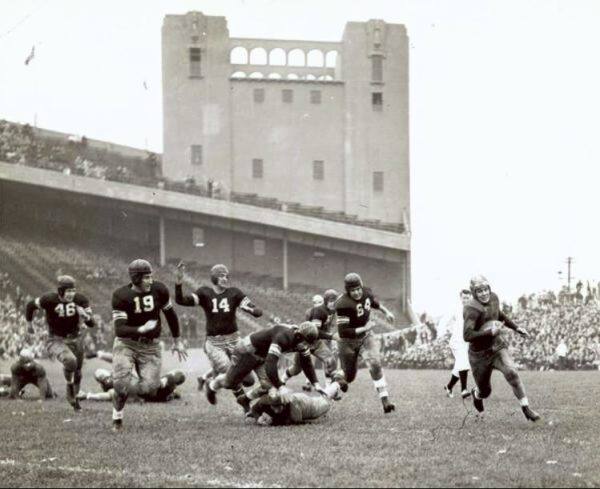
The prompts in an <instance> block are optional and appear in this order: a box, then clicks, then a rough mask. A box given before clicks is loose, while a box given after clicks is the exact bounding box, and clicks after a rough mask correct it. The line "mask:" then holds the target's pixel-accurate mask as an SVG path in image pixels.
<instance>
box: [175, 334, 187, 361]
mask: <svg viewBox="0 0 600 489" xmlns="http://www.w3.org/2000/svg"><path fill="white" fill-rule="evenodd" d="M171 351H172V352H173V353H175V352H177V355H179V361H180V362H183V361H185V360H187V357H188V354H187V350H186V349H185V345H184V344H183V341H182V340H181V338H177V339H176V340H175V342H174V343H173V348H171Z"/></svg>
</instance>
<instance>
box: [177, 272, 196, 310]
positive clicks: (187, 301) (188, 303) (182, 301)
mask: <svg viewBox="0 0 600 489" xmlns="http://www.w3.org/2000/svg"><path fill="white" fill-rule="evenodd" d="M184 276H185V265H184V264H183V262H182V261H180V262H179V263H178V264H177V268H176V269H175V303H176V304H179V305H180V306H185V307H193V306H197V305H198V303H197V302H196V300H195V299H194V296H193V295H191V294H188V295H185V294H184V293H183V278H184Z"/></svg>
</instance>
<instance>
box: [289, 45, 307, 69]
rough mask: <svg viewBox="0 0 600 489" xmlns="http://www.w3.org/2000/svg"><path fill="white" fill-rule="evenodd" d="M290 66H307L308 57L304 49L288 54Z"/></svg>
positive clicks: (294, 50) (293, 50)
mask: <svg viewBox="0 0 600 489" xmlns="http://www.w3.org/2000/svg"><path fill="white" fill-rule="evenodd" d="M288 65H289V66H306V56H305V55H304V51H302V49H292V50H291V51H290V52H289V53H288Z"/></svg>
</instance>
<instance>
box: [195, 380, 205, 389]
mask: <svg viewBox="0 0 600 489" xmlns="http://www.w3.org/2000/svg"><path fill="white" fill-rule="evenodd" d="M196 380H197V381H198V390H199V391H200V392H202V391H203V390H204V384H205V383H206V380H205V379H204V377H198V378H196Z"/></svg>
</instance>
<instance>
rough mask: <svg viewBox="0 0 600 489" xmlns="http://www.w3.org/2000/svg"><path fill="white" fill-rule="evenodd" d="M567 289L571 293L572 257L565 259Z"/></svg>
mask: <svg viewBox="0 0 600 489" xmlns="http://www.w3.org/2000/svg"><path fill="white" fill-rule="evenodd" d="M566 263H567V289H568V291H569V293H571V265H572V264H573V263H575V260H574V259H573V257H571V256H569V257H567V262H566Z"/></svg>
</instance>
